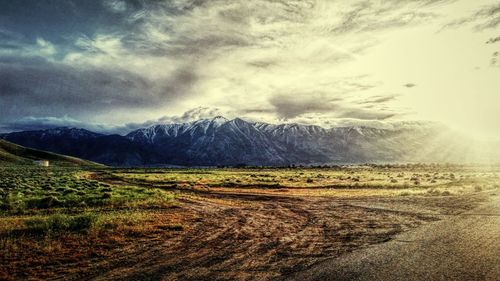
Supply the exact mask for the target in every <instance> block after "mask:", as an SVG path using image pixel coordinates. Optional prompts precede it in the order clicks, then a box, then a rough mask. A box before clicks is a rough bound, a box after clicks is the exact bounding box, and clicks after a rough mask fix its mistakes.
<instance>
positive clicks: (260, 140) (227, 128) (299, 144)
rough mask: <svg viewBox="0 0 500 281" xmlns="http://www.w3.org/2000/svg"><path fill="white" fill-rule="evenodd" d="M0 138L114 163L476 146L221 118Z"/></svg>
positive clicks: (412, 128)
mask: <svg viewBox="0 0 500 281" xmlns="http://www.w3.org/2000/svg"><path fill="white" fill-rule="evenodd" d="M0 138H3V139H5V140H8V141H11V142H14V143H17V144H20V145H24V146H27V147H32V148H36V149H41V150H46V151H51V152H56V153H61V154H65V155H71V156H75V157H79V158H82V159H87V160H91V161H95V162H98V163H103V164H107V165H113V166H153V165H186V166H217V165H231V166H234V165H256V166H261V165H265V166H283V165H291V164H295V165H300V164H303V165H318V164H355V163H400V162H460V161H467V159H466V156H467V154H468V153H467V150H468V149H470V148H469V147H468V146H467V141H466V140H465V139H457V138H458V136H457V135H456V134H453V133H451V132H450V131H449V130H448V129H446V128H445V127H443V126H440V125H436V124H434V123H417V122H414V123H404V124H399V125H398V124H395V125H394V126H392V127H391V128H374V127H363V126H352V127H337V128H330V129H327V128H323V127H320V126H314V125H300V124H277V125H275V124H267V123H260V122H248V121H245V120H243V119H240V118H236V119H233V120H228V119H225V118H224V117H220V116H218V117H215V118H212V119H201V120H198V121H194V122H188V123H179V124H161V125H154V126H151V127H148V128H142V129H138V130H135V131H132V132H130V133H128V134H127V135H125V136H120V135H106V134H100V133H94V132H91V131H88V130H85V129H78V128H55V129H47V130H38V131H24V132H13V133H7V134H2V135H0Z"/></svg>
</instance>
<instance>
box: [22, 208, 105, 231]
mask: <svg viewBox="0 0 500 281" xmlns="http://www.w3.org/2000/svg"><path fill="white" fill-rule="evenodd" d="M96 219H97V216H96V215H94V214H90V213H86V214H80V215H76V216H70V215H62V214H56V215H52V216H50V217H47V218H40V217H36V218H30V219H27V220H25V222H24V223H25V225H26V228H27V230H28V231H29V232H32V233H37V234H47V233H50V232H63V231H72V232H84V231H87V230H89V229H90V228H91V227H92V225H93V224H94V222H95V221H96Z"/></svg>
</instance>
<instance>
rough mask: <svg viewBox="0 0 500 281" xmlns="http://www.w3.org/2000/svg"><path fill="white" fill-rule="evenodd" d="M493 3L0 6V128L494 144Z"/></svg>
mask: <svg viewBox="0 0 500 281" xmlns="http://www.w3.org/2000/svg"><path fill="white" fill-rule="evenodd" d="M499 105H500V1H498V0H474V1H471V0H461V1H460V0H379V1H375V0H374V1H372V0H360V1H358V0H302V1H298V0H163V1H160V0H95V1H88V0H16V1H12V0H0V131H13V130H24V129H33V128H45V127H51V126H65V125H66V126H76V127H85V128H89V129H94V130H101V131H102V130H110V131H123V132H124V131H126V130H127V129H131V128H134V127H137V126H142V125H146V124H151V123H155V122H174V121H175V122H180V121H189V120H193V119H197V118H204V117H211V116H214V115H224V116H226V117H228V118H233V117H243V118H247V119H250V120H259V121H267V122H275V123H276V122H300V123H308V124H319V125H322V126H326V127H328V126H337V125H346V124H368V125H370V124H373V125H380V124H386V123H391V122H398V121H406V120H430V121H438V122H442V123H445V124H447V125H449V126H451V127H453V128H455V129H458V130H463V131H466V132H469V133H473V134H475V135H477V136H481V137H488V138H492V137H493V138H500V122H498V120H500V110H499Z"/></svg>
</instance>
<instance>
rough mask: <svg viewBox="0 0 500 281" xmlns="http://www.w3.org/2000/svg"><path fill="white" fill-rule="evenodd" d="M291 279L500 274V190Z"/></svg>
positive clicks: (454, 277) (488, 276) (496, 277)
mask: <svg viewBox="0 0 500 281" xmlns="http://www.w3.org/2000/svg"><path fill="white" fill-rule="evenodd" d="M491 198H492V199H491V201H490V202H488V203H486V204H484V205H482V206H480V207H478V208H476V209H473V210H471V211H468V212H465V213H463V214H461V215H458V216H453V217H450V218H449V219H444V220H442V221H437V222H433V223H429V224H427V225H425V226H423V227H421V228H418V229H416V230H415V231H410V232H406V233H402V234H400V235H397V236H395V237H394V238H393V239H392V240H391V241H390V242H387V243H382V244H378V245H373V246H370V247H368V248H365V249H363V250H358V251H354V252H352V253H350V254H347V255H343V256H340V257H339V258H336V259H332V260H327V261H324V262H322V263H320V264H317V265H315V266H313V267H312V268H310V269H308V270H305V271H303V272H300V273H298V274H296V275H294V276H292V277H290V278H287V279H286V280H339V281H341V280H371V281H374V280H384V281H390V280H425V281H434V280H464V281H465V280H467V281H468V280H500V195H494V196H492V197H491Z"/></svg>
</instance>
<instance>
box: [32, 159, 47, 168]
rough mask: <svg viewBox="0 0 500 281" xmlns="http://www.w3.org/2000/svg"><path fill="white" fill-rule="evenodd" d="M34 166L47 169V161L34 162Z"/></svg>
mask: <svg viewBox="0 0 500 281" xmlns="http://www.w3.org/2000/svg"><path fill="white" fill-rule="evenodd" d="M35 164H37V165H38V166H41V167H48V166H49V160H37V161H35Z"/></svg>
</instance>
